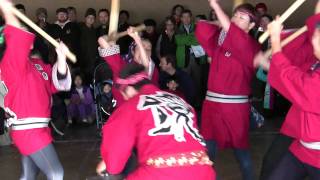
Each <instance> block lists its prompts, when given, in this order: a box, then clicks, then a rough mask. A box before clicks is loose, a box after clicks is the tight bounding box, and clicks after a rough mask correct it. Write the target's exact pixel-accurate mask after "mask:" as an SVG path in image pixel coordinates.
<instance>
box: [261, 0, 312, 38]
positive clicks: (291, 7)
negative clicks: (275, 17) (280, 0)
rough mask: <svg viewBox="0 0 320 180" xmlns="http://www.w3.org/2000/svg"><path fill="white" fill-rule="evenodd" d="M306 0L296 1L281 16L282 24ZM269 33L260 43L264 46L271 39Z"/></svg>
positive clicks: (265, 34) (264, 34) (264, 35)
mask: <svg viewBox="0 0 320 180" xmlns="http://www.w3.org/2000/svg"><path fill="white" fill-rule="evenodd" d="M305 1H306V0H296V1H295V2H294V3H293V4H292V5H291V6H290V7H289V8H288V9H287V10H286V11H285V12H284V13H283V14H282V15H281V16H280V22H281V23H283V22H284V21H285V20H286V19H287V18H288V17H289V16H290V15H291V14H292V13H294V12H295V11H296V10H297V9H298V8H299V7H300V6H301V5H302V4H303V3H304V2H305ZM269 35H270V34H269V32H268V31H266V32H264V33H263V34H262V35H261V36H260V38H259V42H260V43H261V44H262V43H263V42H264V41H266V40H267V39H268V37H269Z"/></svg>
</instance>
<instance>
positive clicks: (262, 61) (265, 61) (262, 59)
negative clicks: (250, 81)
mask: <svg viewBox="0 0 320 180" xmlns="http://www.w3.org/2000/svg"><path fill="white" fill-rule="evenodd" d="M253 66H254V67H255V68H258V67H261V68H262V69H263V70H265V71H268V70H269V68H270V61H269V57H267V56H266V54H265V53H263V52H262V51H260V52H259V53H258V54H256V56H255V57H254V60H253Z"/></svg>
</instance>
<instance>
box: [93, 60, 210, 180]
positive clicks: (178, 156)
mask: <svg viewBox="0 0 320 180" xmlns="http://www.w3.org/2000/svg"><path fill="white" fill-rule="evenodd" d="M115 82H116V84H117V86H118V88H119V90H120V92H121V94H122V95H123V97H124V99H125V100H127V101H126V102H124V103H123V104H122V105H121V106H120V107H119V108H118V109H117V110H116V111H115V112H114V113H113V114H112V115H111V116H110V118H109V120H108V122H107V123H106V124H105V125H104V127H103V140H102V144H101V155H102V158H103V161H102V162H101V163H100V164H99V165H98V167H97V172H98V173H101V172H102V171H103V170H104V169H106V171H107V173H109V174H112V175H117V174H119V173H121V172H122V170H123V169H124V166H125V164H126V162H127V160H128V159H129V156H130V155H131V152H132V150H133V148H136V150H137V157H138V167H137V169H136V170H134V171H133V172H132V173H131V174H129V175H128V177H126V179H128V180H133V179H137V180H144V179H145V180H147V179H148V180H149V179H163V180H177V179H184V180H194V179H198V180H214V179H215V172H214V169H213V167H212V162H211V161H210V160H209V157H208V156H207V153H206V148H205V142H204V139H203V138H202V136H201V135H200V134H199V132H198V129H197V125H196V122H197V120H196V114H195V111H194V109H193V108H192V107H191V106H190V105H189V104H187V103H186V102H185V101H184V100H183V99H182V98H180V97H178V96H176V95H174V94H171V93H168V92H165V91H161V90H160V89H158V88H157V87H156V86H154V85H153V84H152V83H151V81H150V80H149V78H148V75H147V74H146V72H145V70H144V67H143V66H141V65H137V64H130V65H128V66H126V67H125V68H124V69H123V70H122V71H121V73H120V75H119V76H118V78H116V80H115Z"/></svg>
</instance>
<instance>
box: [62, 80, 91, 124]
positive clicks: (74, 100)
mask: <svg viewBox="0 0 320 180" xmlns="http://www.w3.org/2000/svg"><path fill="white" fill-rule="evenodd" d="M73 83H74V87H73V88H72V89H71V98H70V104H69V105H68V107H67V110H68V123H69V124H72V123H73V120H77V121H81V122H83V123H92V122H93V117H94V115H95V110H94V103H93V98H92V94H91V91H90V88H89V87H88V86H85V85H84V84H83V81H82V77H81V75H80V74H77V75H75V77H74V81H73Z"/></svg>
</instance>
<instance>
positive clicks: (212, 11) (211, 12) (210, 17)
mask: <svg viewBox="0 0 320 180" xmlns="http://www.w3.org/2000/svg"><path fill="white" fill-rule="evenodd" d="M213 13H215V11H214V10H213V9H211V10H210V12H209V18H208V19H209V20H210V21H215V20H217V15H216V14H215V16H216V19H213V18H212V14H213Z"/></svg>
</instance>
